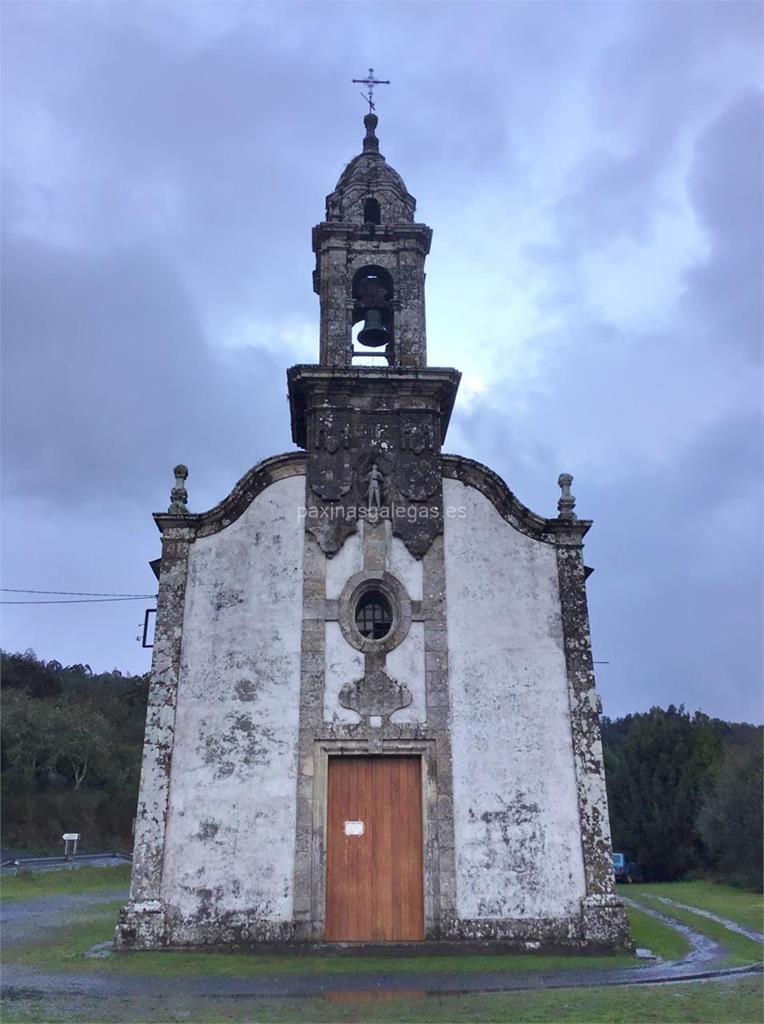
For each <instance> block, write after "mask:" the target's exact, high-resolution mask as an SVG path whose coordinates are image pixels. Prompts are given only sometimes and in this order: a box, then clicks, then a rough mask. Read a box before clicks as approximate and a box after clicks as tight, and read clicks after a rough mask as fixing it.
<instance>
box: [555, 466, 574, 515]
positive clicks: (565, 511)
mask: <svg viewBox="0 0 764 1024" xmlns="http://www.w3.org/2000/svg"><path fill="white" fill-rule="evenodd" d="M557 483H558V485H559V487H560V490H561V491H562V494H561V495H560V500H559V501H558V502H557V510H558V512H559V513H560V514H559V515H558V517H557V518H558V519H577V518H578V517H577V516H576V513H575V512H574V511H573V509H574V508H575V507H576V499H575V498H574V497H573V495H572V494H571V493H570V485H571V484H572V483H573V477H572V476H571V475H570V473H560V475H559V476H558V478H557Z"/></svg>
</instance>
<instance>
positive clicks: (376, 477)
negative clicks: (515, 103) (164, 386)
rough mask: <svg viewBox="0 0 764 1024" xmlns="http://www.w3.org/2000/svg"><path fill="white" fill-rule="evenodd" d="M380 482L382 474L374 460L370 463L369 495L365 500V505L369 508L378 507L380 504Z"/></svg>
mask: <svg viewBox="0 0 764 1024" xmlns="http://www.w3.org/2000/svg"><path fill="white" fill-rule="evenodd" d="M381 483H382V474H381V473H380V471H379V470H378V469H377V464H376V462H375V463H373V464H372V467H371V472H370V473H369V495H368V498H367V501H366V505H367V507H368V508H369V509H370V510H371V509H378V508H379V507H380V505H381V504H382V493H381V489H380V484H381Z"/></svg>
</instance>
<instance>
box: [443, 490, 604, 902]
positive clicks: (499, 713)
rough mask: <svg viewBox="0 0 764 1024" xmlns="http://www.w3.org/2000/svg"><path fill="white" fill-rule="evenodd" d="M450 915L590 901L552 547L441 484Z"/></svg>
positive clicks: (474, 495) (469, 494) (470, 494)
mask: <svg viewBox="0 0 764 1024" xmlns="http://www.w3.org/2000/svg"><path fill="white" fill-rule="evenodd" d="M443 487H444V507H445V508H449V507H451V508H454V509H460V510H461V509H463V510H464V517H463V518H461V517H453V518H449V517H448V516H447V517H446V520H445V561H446V588H447V591H446V592H447V609H448V635H449V652H450V658H449V686H450V692H451V708H452V744H453V773H454V819H455V820H454V824H455V836H456V889H457V912H458V914H459V917H460V918H461V919H462V920H465V919H466V920H476V919H501V918H512V919H515V920H523V919H555V918H558V919H559V918H564V917H574V918H575V917H577V916H578V915H579V913H580V906H581V900H582V899H583V897H584V896H585V895H586V884H585V877H584V863H583V857H582V848H581V833H580V826H579V820H578V804H577V793H576V776H575V767H574V759H573V749H572V740H571V721H570V711H569V701H568V679H567V672H566V663H565V651H564V644H563V626H562V617H561V609H560V594H559V585H558V571H557V553H556V550H555V547H554V546H553V545H551V544H546V543H543V542H540V541H537V540H534V539H532V538H530V537H528V536H525V535H523V534H522V533H520V532H518V531H517V530H515V529H514V528H513V527H512V526H511V525H510V524H509V523H507V521H506V520H505V519H504V518H502V516H501V515H500V514H499V512H498V511H497V509H496V508H495V507H494V505H493V504H492V502H490V501H489V500H488V499H487V498H486V497H485V496H484V495H483V494H481V493H480V492H479V491H477V490H476V489H474V488H471V487H465V486H464V485H463V484H462V483H460V482H459V481H457V480H444V481H443Z"/></svg>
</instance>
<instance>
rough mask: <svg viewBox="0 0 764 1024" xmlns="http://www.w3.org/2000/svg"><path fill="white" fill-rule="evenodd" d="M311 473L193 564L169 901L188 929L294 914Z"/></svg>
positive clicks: (261, 503)
mask: <svg viewBox="0 0 764 1024" xmlns="http://www.w3.org/2000/svg"><path fill="white" fill-rule="evenodd" d="M304 492H305V481H304V478H303V477H302V476H294V477H290V478H288V479H284V480H280V481H278V482H276V483H274V484H272V485H271V486H270V487H268V488H267V489H266V490H265V491H263V492H261V493H260V494H259V495H258V496H257V497H256V498H255V500H254V501H253V503H252V504H251V505H250V507H249V508H248V509H247V511H246V512H244V514H243V515H242V516H241V517H240V518H239V519H237V520H236V521H235V522H234V523H233V524H232V525H231V526H229V527H227V528H226V529H224V530H222V531H221V532H220V533H216V534H213V535H211V536H209V537H203V538H201V539H199V540H197V541H196V542H195V543H194V544H193V545H192V546H191V551H190V556H189V567H188V581H187V586H186V604H185V620H184V626H183V649H182V656H181V673H180V682H179V686H178V705H177V717H176V725H175V746H174V752H173V771H172V789H171V794H170V812H169V818H168V823H167V836H166V851H165V871H164V874H163V878H162V899H163V901H164V902H165V903H166V905H167V907H168V909H169V910H170V912H171V913H172V912H174V913H176V914H179V915H180V916H181V917H183V918H188V917H190V916H192V915H201V916H202V917H204V916H205V915H206V914H207V913H210V914H211V915H212V916H213V917H214V916H217V915H220V914H224V913H226V912H233V913H236V912H238V911H244V910H247V911H253V910H254V911H255V913H256V916H257V917H258V918H261V919H264V920H270V921H288V920H290V919H291V916H292V885H293V872H294V843H295V813H296V808H295V799H296V797H295V792H296V788H295V787H296V783H295V780H296V771H297V739H298V709H299V694H300V635H301V621H302V566H303V544H304V523H303V522H301V521H299V520H298V517H297V509H298V507H299V506H301V505H302V504H303V503H304Z"/></svg>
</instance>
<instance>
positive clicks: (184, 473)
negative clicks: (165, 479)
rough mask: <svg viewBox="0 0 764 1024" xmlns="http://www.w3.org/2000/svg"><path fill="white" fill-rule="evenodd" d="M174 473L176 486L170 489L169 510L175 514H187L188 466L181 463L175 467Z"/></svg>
mask: <svg viewBox="0 0 764 1024" xmlns="http://www.w3.org/2000/svg"><path fill="white" fill-rule="evenodd" d="M173 473H174V474H175V486H174V487H173V489H172V490H171V491H170V507H169V508H168V509H167V511H168V512H170V513H172V514H173V515H180V516H182V515H186V513H187V512H188V504H187V502H188V491H187V490H186V480H187V479H188V467H187V466H184V465H182V464H180V465H178V466H176V467H175V469H174V470H173Z"/></svg>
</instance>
